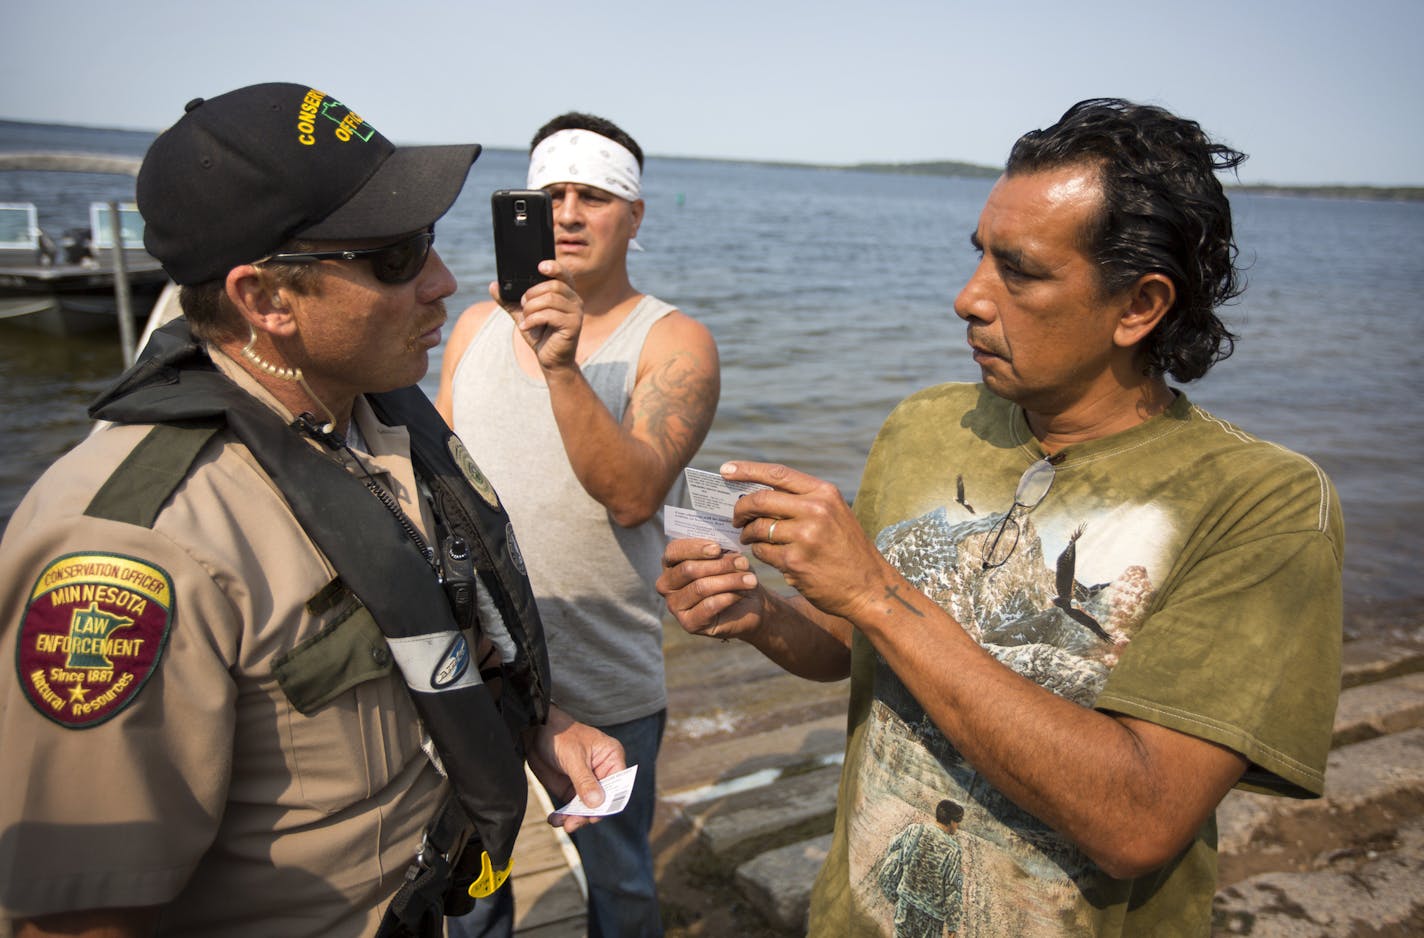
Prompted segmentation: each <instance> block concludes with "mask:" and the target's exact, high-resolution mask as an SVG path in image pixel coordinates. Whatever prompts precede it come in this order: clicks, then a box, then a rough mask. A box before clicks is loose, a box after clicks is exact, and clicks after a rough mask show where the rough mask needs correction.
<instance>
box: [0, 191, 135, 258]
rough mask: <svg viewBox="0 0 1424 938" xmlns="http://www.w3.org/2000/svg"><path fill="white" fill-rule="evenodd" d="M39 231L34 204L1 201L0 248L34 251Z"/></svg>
mask: <svg viewBox="0 0 1424 938" xmlns="http://www.w3.org/2000/svg"><path fill="white" fill-rule="evenodd" d="M38 232H39V221H38V217H37V215H36V214H35V207H34V206H33V205H31V204H30V203H28V202H0V249H3V250H8V251H33V250H34V249H35V239H36V237H37V236H38ZM126 237H127V236H126Z"/></svg>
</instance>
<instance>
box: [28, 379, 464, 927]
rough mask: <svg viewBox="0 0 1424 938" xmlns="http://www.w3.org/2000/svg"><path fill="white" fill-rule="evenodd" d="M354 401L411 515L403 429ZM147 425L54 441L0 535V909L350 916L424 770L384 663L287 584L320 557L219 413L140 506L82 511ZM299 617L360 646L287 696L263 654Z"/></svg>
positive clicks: (234, 923) (321, 582)
mask: <svg viewBox="0 0 1424 938" xmlns="http://www.w3.org/2000/svg"><path fill="white" fill-rule="evenodd" d="M214 358H215V359H217V360H218V362H219V365H220V367H222V368H223V370H224V371H225V372H227V373H228V374H229V376H231V377H233V378H234V380H237V381H238V383H239V384H240V385H241V386H242V387H243V388H244V389H246V390H248V391H249V392H250V393H253V394H254V395H255V396H257V397H259V398H260V399H263V400H264V401H266V402H267V403H269V405H271V406H273V407H274V409H277V410H278V411H279V412H281V413H282V414H283V416H284V417H285V418H286V419H290V415H288V414H287V413H286V412H285V411H284V410H282V408H281V407H280V405H277V404H276V402H275V401H274V400H272V399H271V398H270V397H269V396H268V395H267V394H266V393H265V392H263V391H262V390H261V388H260V387H259V386H258V385H256V383H255V382H253V381H252V380H251V379H250V378H249V377H248V376H247V375H246V374H245V373H244V372H242V371H241V370H240V369H239V368H237V366H236V365H234V364H233V363H232V362H231V361H230V360H226V359H224V358H223V357H222V356H221V355H219V354H216V353H215V354H214ZM354 419H355V420H356V422H357V424H358V426H359V428H360V430H361V435H362V436H363V437H364V439H365V441H366V443H367V445H368V446H369V449H370V451H371V458H370V459H369V460H366V463H367V465H368V466H369V467H370V470H371V472H372V475H373V476H374V477H375V478H376V479H377V480H378V481H380V482H381V483H382V484H384V485H385V486H386V487H387V489H388V490H389V491H390V492H392V493H393V494H394V495H395V496H396V498H397V499H398V500H399V502H400V504H401V506H402V507H403V508H404V510H405V511H406V513H407V515H408V516H409V517H411V518H414V519H417V523H419V524H420V525H421V527H422V529H423V531H424V532H426V533H427V534H428V532H429V531H430V530H431V525H430V522H429V518H428V516H427V513H426V511H425V506H424V499H422V498H420V497H419V496H418V494H417V492H416V488H415V479H414V475H413V472H412V469H411V465H410V458H409V437H408V435H407V433H406V431H405V430H404V428H392V427H384V426H382V425H381V424H380V423H379V422H378V421H377V420H376V419H375V417H374V415H373V414H372V413H371V411H370V409H369V407H367V405H366V403H365V401H364V400H358V402H357V407H356V414H355V417H354ZM148 429H149V428H148V427H147V426H116V427H111V428H109V429H106V430H104V431H102V432H99V433H97V434H95V435H93V436H92V437H91V438H89V439H88V440H86V441H84V442H83V443H81V444H80V445H79V446H77V447H76V448H75V449H74V450H73V451H72V452H70V453H69V454H68V455H66V456H65V457H64V458H62V459H61V460H59V461H58V462H57V463H56V464H55V465H54V466H52V467H51V468H50V470H49V471H48V472H46V473H45V475H44V476H43V477H42V478H41V479H40V481H39V482H38V483H37V484H36V485H35V487H34V488H33V489H32V490H31V492H30V493H29V495H28V496H27V497H26V498H25V500H24V502H23V503H22V504H21V505H20V506H19V508H18V509H17V510H16V512H15V514H14V516H13V518H12V519H11V521H10V524H9V526H8V528H7V530H6V532H5V537H4V540H3V542H0V649H3V652H0V653H3V655H4V660H5V662H6V666H5V667H0V739H3V740H4V744H3V745H4V753H5V755H4V757H3V759H0V870H3V873H2V874H0V891H3V893H2V894H0V904H3V909H4V915H5V916H6V917H7V918H12V917H22V916H31V915H38V914H43V913H47V912H55V911H63V910H74V909H86V908H106V907H123V906H151V905H164V906H165V910H164V912H163V916H162V921H161V927H160V932H162V933H165V934H203V935H254V934H261V935H268V936H273V935H278V936H288V935H290V936H296V935H313V936H315V935H352V936H355V935H364V934H370V933H371V932H373V931H374V929H375V927H376V925H377V923H378V922H379V920H380V915H381V913H382V911H383V909H384V906H385V903H386V902H387V900H388V899H389V898H390V896H391V894H392V893H393V892H394V891H395V889H396V888H397V886H398V885H399V884H400V881H401V877H402V874H403V873H404V871H405V870H406V868H407V866H408V865H409V863H410V860H411V858H412V857H413V855H414V853H415V851H416V848H417V847H418V845H419V842H420V837H421V833H422V829H423V826H424V825H425V824H426V823H427V821H428V820H429V819H430V817H431V816H432V815H433V813H434V810H435V807H436V806H437V804H438V801H439V798H440V796H441V795H442V794H443V791H444V783H443V782H442V781H441V779H440V778H439V776H438V775H437V773H436V772H435V771H434V769H433V768H432V767H431V765H430V763H429V760H428V759H427V758H426V756H425V755H424V753H423V752H422V750H421V745H420V744H421V729H420V725H419V722H418V719H417V717H416V713H415V710H414V707H413V705H412V703H411V702H410V699H409V696H408V694H407V692H406V690H405V689H404V686H403V684H402V682H401V680H400V677H399V672H398V671H395V670H394V669H393V668H392V667H391V664H390V655H389V651H388V650H387V648H386V646H385V643H384V641H383V640H382V639H380V638H379V636H375V637H374V639H373V638H372V636H371V635H370V633H369V630H365V631H362V630H352V629H342V628H336V627H335V626H337V624H338V623H342V622H344V621H346V619H347V617H349V615H350V612H351V608H350V605H349V604H347V605H345V606H343V605H341V604H338V605H337V606H336V607H335V608H330V609H325V608H322V604H321V603H314V604H311V605H310V606H309V604H308V601H309V600H311V599H312V598H313V597H314V596H317V595H318V594H319V593H320V592H321V591H322V589H323V587H324V586H326V585H327V584H328V583H329V582H331V580H332V579H333V575H334V571H333V570H332V568H331V566H330V565H329V564H328V563H327V561H326V559H325V558H324V557H323V556H322V555H321V553H320V552H318V550H317V549H316V548H315V547H314V546H313V545H312V543H311V542H310V540H309V539H308V538H307V536H306V534H305V533H304V532H303V531H302V529H301V528H300V527H299V526H298V524H297V522H296V519H295V518H293V516H292V515H291V513H290V511H289V510H288V508H287V506H286V503H285V501H284V500H283V499H282V497H281V496H280V495H279V494H278V492H277V491H276V489H275V488H274V487H273V485H272V483H271V482H270V481H269V480H268V478H267V476H266V475H265V474H264V473H263V472H262V470H261V469H260V468H259V467H258V466H257V463H256V462H255V460H254V458H253V457H252V455H251V453H250V452H248V451H247V449H246V448H245V447H244V446H243V445H242V444H240V443H237V442H235V441H234V440H233V439H232V437H231V436H229V435H228V434H226V433H219V434H218V435H216V436H215V437H214V438H213V439H212V440H210V441H209V442H208V444H207V446H206V447H205V449H204V450H203V451H202V452H201V453H200V454H199V456H198V458H197V460H196V461H195V463H194V465H193V467H192V469H191V470H190V472H189V474H188V476H187V478H186V479H185V480H184V482H183V483H182V484H181V485H180V486H179V488H178V489H177V491H176V492H175V494H174V495H173V497H172V499H171V501H170V503H169V504H168V505H167V506H166V507H165V508H164V509H163V511H162V512H161V513H160V514H159V516H158V518H157V521H156V522H155V524H154V527H153V528H152V529H151V530H150V529H147V528H142V527H138V526H135V525H130V524H124V523H120V522H115V521H109V520H101V519H95V518H89V517H86V516H85V515H84V514H83V512H84V510H85V508H86V506H87V505H88V504H89V501H90V499H91V498H92V496H93V495H94V493H95V491H96V490H97V489H98V488H99V487H100V486H101V485H102V484H103V483H104V481H105V480H106V479H107V478H108V477H109V475H110V473H111V472H112V471H113V470H114V468H115V467H116V466H117V465H118V464H119V463H120V462H121V461H122V460H123V459H124V458H125V457H126V456H127V455H128V454H129V452H130V451H131V450H132V449H133V447H134V446H135V445H136V444H137V443H138V442H139V440H141V439H142V438H143V437H144V436H145V434H146V433H147V432H148ZM348 461H349V459H348ZM372 497H374V496H372ZM412 549H414V547H413V546H412ZM432 575H433V574H432ZM313 610H315V611H313ZM321 633H325V634H324V636H323V639H322V641H323V642H325V643H327V644H328V645H329V644H330V643H331V642H333V641H340V642H347V643H356V644H357V645H358V646H361V647H355V648H353V649H351V654H350V655H347V657H348V658H351V657H352V656H355V657H356V659H357V660H364V659H361V657H360V656H362V655H365V656H369V657H370V659H371V662H372V666H371V667H370V668H368V669H365V672H366V673H363V674H362V675H361V677H362V679H361V680H360V681H359V682H358V683H356V684H355V686H350V687H346V688H337V690H338V691H339V692H338V693H336V694H334V696H333V697H332V699H330V700H329V702H325V703H323V704H321V705H320V706H318V707H316V708H315V709H312V708H311V707H310V705H308V709H309V710H311V712H308V713H303V712H300V711H299V710H298V709H297V708H296V707H294V706H293V704H292V703H291V702H290V701H289V699H288V696H287V694H286V693H285V692H284V690H283V688H282V686H280V685H279V684H278V681H277V679H276V677H275V676H274V671H273V668H274V661H276V660H279V659H280V658H281V656H283V655H284V654H291V653H293V652H294V649H298V646H301V645H302V643H303V642H307V641H309V640H312V639H313V638H314V637H316V636H318V634H321ZM362 643H364V645H363V646H362ZM302 647H309V646H302ZM358 670H359V669H358ZM348 673H349V668H348Z"/></svg>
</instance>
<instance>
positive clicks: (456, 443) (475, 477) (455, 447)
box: [445, 434, 499, 508]
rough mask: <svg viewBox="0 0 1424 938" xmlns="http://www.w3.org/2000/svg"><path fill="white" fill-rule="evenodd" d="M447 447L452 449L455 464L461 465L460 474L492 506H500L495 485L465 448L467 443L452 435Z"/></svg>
mask: <svg viewBox="0 0 1424 938" xmlns="http://www.w3.org/2000/svg"><path fill="white" fill-rule="evenodd" d="M445 445H446V447H447V448H448V449H449V450H450V455H451V456H452V457H453V458H454V460H455V465H457V466H459V467H460V474H461V475H463V476H464V477H465V481H466V482H468V483H470V487H471V488H473V489H474V490H475V491H476V492H479V493H480V498H483V499H484V500H485V501H486V502H487V503H488V504H489V506H490V507H491V508H498V507H499V496H498V495H496V494H495V493H494V486H493V485H490V480H489V479H487V478H486V477H485V474H484V473H483V472H481V471H480V467H479V466H477V465H475V458H474V457H473V456H471V455H470V451H469V450H467V449H465V444H464V443H461V442H460V438H459V437H458V436H455V435H453V434H452V435H451V436H450V438H449V440H448V441H447V442H446V444H445Z"/></svg>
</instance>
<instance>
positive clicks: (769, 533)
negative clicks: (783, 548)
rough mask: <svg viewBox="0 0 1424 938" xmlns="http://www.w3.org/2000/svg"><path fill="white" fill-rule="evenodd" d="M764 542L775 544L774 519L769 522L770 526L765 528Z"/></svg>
mask: <svg viewBox="0 0 1424 938" xmlns="http://www.w3.org/2000/svg"><path fill="white" fill-rule="evenodd" d="M766 542H767V543H768V544H775V543H776V522H775V521H773V522H772V523H771V527H769V528H767V529H766Z"/></svg>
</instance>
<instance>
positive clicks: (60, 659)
mask: <svg viewBox="0 0 1424 938" xmlns="http://www.w3.org/2000/svg"><path fill="white" fill-rule="evenodd" d="M172 621H173V581H172V579H171V578H170V577H169V576H168V572H167V571H166V570H163V569H162V568H160V567H155V566H154V565H152V564H150V563H146V562H144V561H142V560H137V559H135V558H133V557H125V556H122V555H120V554H66V555H65V556H63V557H60V558H58V559H57V560H54V561H52V562H51V563H50V564H49V566H47V567H45V569H44V572H43V573H41V574H40V578H39V579H38V580H37V581H36V582H35V587H34V589H33V590H31V591H30V600H29V603H28V604H27V605H26V606H25V615H24V618H23V620H22V621H21V625H20V636H19V645H18V647H17V648H16V655H15V660H16V665H17V666H18V668H19V672H20V684H21V685H22V686H23V687H24V689H25V694H26V696H27V697H28V698H29V701H30V703H31V704H32V705H33V706H34V708H35V709H36V710H38V711H39V712H40V713H42V714H44V715H45V716H47V717H49V718H50V719H51V720H53V721H54V722H56V723H58V724H60V725H61V726H66V727H69V728H70V729H85V728H87V727H90V726H97V725H98V724H100V723H103V722H104V721H105V720H108V719H110V718H111V717H113V716H115V715H117V714H118V713H119V712H120V711H121V710H123V709H124V708H125V707H127V706H128V705H129V704H131V703H133V700H134V698H135V697H136V696H137V695H138V692H139V691H140V690H141V689H142V688H143V685H144V684H146V683H147V682H148V679H149V677H151V676H152V675H153V672H154V670H155V669H156V668H157V667H158V659H159V657H160V656H162V654H163V649H164V646H165V645H166V644H167V643H168V628H169V626H170V624H171V623H172Z"/></svg>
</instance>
